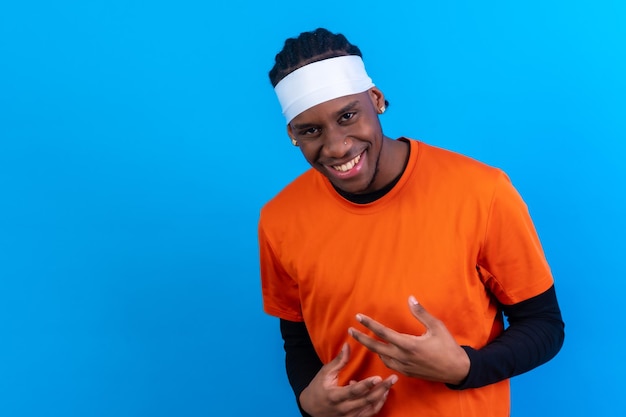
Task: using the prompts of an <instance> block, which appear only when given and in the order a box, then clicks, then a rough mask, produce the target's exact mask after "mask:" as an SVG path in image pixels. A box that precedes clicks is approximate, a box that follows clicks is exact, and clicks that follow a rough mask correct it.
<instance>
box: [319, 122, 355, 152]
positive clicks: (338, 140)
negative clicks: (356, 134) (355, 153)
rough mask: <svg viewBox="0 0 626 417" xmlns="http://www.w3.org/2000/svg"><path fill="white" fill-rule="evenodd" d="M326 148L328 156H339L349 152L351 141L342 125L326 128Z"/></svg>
mask: <svg viewBox="0 0 626 417" xmlns="http://www.w3.org/2000/svg"><path fill="white" fill-rule="evenodd" d="M324 133H325V134H324V149H323V150H322V151H323V152H324V153H325V155H326V156H330V157H334V158H339V157H342V156H344V155H345V154H346V152H348V150H349V149H350V147H349V146H348V145H349V144H350V141H349V139H348V135H347V133H346V132H345V131H344V130H343V129H341V127H340V126H334V127H332V128H326V130H325V132H324Z"/></svg>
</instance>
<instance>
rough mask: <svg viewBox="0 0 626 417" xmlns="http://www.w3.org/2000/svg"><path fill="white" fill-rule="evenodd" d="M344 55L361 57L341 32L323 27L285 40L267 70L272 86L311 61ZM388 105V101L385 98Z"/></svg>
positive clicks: (356, 48) (354, 46) (359, 51)
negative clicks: (272, 63) (268, 70)
mask: <svg viewBox="0 0 626 417" xmlns="http://www.w3.org/2000/svg"><path fill="white" fill-rule="evenodd" d="M345 55H358V56H360V57H361V58H363V55H362V54H361V50H360V49H359V47H358V46H356V45H353V44H351V43H350V42H348V39H346V37H345V36H344V35H342V34H341V33H332V32H330V31H328V30H327V29H324V28H318V29H315V30H313V31H311V32H302V33H301V34H300V35H298V37H297V38H289V39H287V40H286V41H285V45H284V46H283V49H282V51H280V52H279V53H277V54H276V58H275V59H274V66H273V67H272V69H271V70H270V72H269V77H270V82H271V83H272V87H276V84H278V83H279V82H280V80H282V79H283V78H285V77H286V76H287V75H289V74H291V73H292V72H294V71H295V70H297V69H298V68H300V67H303V66H305V65H308V64H310V63H312V62H317V61H321V60H323V59H328V58H335V57H338V56H345ZM385 106H386V107H389V101H387V100H385Z"/></svg>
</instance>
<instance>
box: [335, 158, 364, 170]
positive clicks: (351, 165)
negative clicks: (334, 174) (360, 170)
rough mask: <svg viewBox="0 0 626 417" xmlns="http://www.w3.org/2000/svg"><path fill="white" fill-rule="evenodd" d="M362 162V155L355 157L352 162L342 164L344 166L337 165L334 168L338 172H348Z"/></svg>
mask: <svg viewBox="0 0 626 417" xmlns="http://www.w3.org/2000/svg"><path fill="white" fill-rule="evenodd" d="M360 160H361V155H357V156H356V157H354V159H353V160H352V161H349V162H346V163H345V164H342V165H335V166H333V168H334V169H336V170H337V171H341V172H346V171H349V170H351V169H352V168H354V166H355V165H356V164H358V163H359V161H360Z"/></svg>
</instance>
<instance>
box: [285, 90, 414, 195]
mask: <svg viewBox="0 0 626 417" xmlns="http://www.w3.org/2000/svg"><path fill="white" fill-rule="evenodd" d="M384 105H385V97H384V95H383V93H382V92H381V91H380V90H379V89H377V88H376V87H373V88H371V89H369V90H367V91H365V92H363V93H359V94H353V95H349V96H344V97H339V98H336V99H333V100H329V101H326V102H324V103H321V104H318V105H316V106H314V107H311V108H310V109H308V110H306V111H304V112H302V113H300V114H299V115H298V116H296V117H295V118H294V119H293V120H292V121H291V122H290V123H289V124H288V125H287V133H288V134H289V136H290V137H291V138H293V139H295V140H296V142H297V144H298V146H299V147H300V150H301V151H302V155H304V158H305V159H306V160H307V161H308V162H309V164H311V166H312V167H313V168H315V169H316V170H318V171H319V172H321V173H322V174H323V175H324V176H326V177H327V178H328V179H329V180H330V181H331V182H332V183H333V185H335V187H337V188H339V189H341V190H344V191H346V192H349V193H353V194H361V193H369V192H372V191H376V190H378V189H380V188H382V187H384V186H385V185H387V184H388V183H390V182H391V181H392V180H393V179H394V178H395V177H396V176H398V175H399V174H400V172H401V171H402V169H403V166H404V163H405V161H406V159H407V156H408V145H407V144H406V143H403V142H399V141H396V140H393V139H390V138H388V137H386V136H385V135H383V131H382V128H381V125H380V121H379V120H378V114H379V113H380V109H381V108H383V106H384ZM360 154H361V155H363V156H362V159H361V162H360V165H361V166H360V169H359V172H358V175H351V176H350V177H349V178H342V177H341V176H339V175H338V174H337V171H336V170H335V169H334V168H332V166H334V165H341V164H345V163H347V162H349V161H350V160H352V159H353V158H354V157H356V156H357V155H360Z"/></svg>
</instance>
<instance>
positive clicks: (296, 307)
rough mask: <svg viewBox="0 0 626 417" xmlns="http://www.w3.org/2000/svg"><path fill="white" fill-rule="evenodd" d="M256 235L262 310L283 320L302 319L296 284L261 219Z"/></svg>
mask: <svg viewBox="0 0 626 417" xmlns="http://www.w3.org/2000/svg"><path fill="white" fill-rule="evenodd" d="M258 237H259V252H260V253H259V255H260V268H261V271H260V272H261V289H262V294H263V309H264V311H265V312H266V313H267V314H269V315H271V316H276V317H279V318H282V319H285V320H289V321H296V322H298V321H303V317H302V309H301V307H300V294H299V288H298V284H297V282H296V281H294V280H293V279H292V278H291V277H290V276H289V274H287V272H286V271H285V269H284V268H283V266H282V265H281V263H280V261H279V259H278V257H277V255H276V253H275V251H274V249H273V248H272V245H271V243H270V241H269V239H268V237H267V235H266V234H265V231H264V229H263V225H262V221H261V222H259V228H258Z"/></svg>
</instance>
